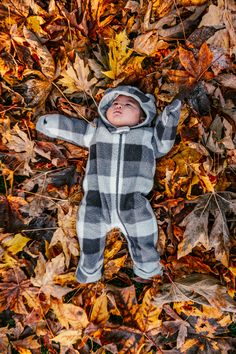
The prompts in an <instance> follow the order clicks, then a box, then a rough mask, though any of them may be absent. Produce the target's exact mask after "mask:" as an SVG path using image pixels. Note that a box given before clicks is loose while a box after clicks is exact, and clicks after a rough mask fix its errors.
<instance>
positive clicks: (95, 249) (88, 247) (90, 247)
mask: <svg viewBox="0 0 236 354" xmlns="http://www.w3.org/2000/svg"><path fill="white" fill-rule="evenodd" d="M106 233H107V228H106V224H105V222H104V221H103V218H102V215H101V214H100V213H99V211H98V208H96V206H91V207H88V206H86V207H85V206H84V205H81V206H80V210H79V219H78V222H77V234H78V238H79V245H80V260H79V264H78V267H77V270H76V278H77V279H78V281H79V282H80V283H91V282H96V281H97V280H99V279H100V278H101V277H102V267H103V256H104V248H105V242H106Z"/></svg>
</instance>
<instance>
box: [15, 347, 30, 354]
mask: <svg viewBox="0 0 236 354" xmlns="http://www.w3.org/2000/svg"><path fill="white" fill-rule="evenodd" d="M17 351H18V352H19V354H32V351H31V350H29V349H25V348H17Z"/></svg>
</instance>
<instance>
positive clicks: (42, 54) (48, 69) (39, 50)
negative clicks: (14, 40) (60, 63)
mask: <svg viewBox="0 0 236 354" xmlns="http://www.w3.org/2000/svg"><path fill="white" fill-rule="evenodd" d="M23 33H24V36H25V39H26V41H27V42H28V43H29V44H30V48H31V50H32V52H33V53H35V54H36V55H37V59H38V61H39V64H40V66H41V70H42V73H43V74H44V75H45V77H46V78H47V79H48V80H49V81H51V80H53V78H54V76H55V63H54V59H53V57H52V55H51V53H50V52H49V50H48V49H47V47H46V46H45V45H42V44H41V42H40V41H39V40H38V38H37V37H36V35H35V34H34V33H33V32H31V31H30V30H28V29H27V28H26V27H24V28H23Z"/></svg>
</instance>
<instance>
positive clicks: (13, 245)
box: [3, 234, 30, 254]
mask: <svg viewBox="0 0 236 354" xmlns="http://www.w3.org/2000/svg"><path fill="white" fill-rule="evenodd" d="M29 240H30V238H28V237H25V236H22V235H21V234H16V235H15V236H14V237H13V238H11V239H10V240H6V241H3V245H4V246H6V247H7V248H8V252H10V253H12V254H17V253H18V252H20V251H22V250H23V248H24V247H25V245H26V244H27V242H28V241H29Z"/></svg>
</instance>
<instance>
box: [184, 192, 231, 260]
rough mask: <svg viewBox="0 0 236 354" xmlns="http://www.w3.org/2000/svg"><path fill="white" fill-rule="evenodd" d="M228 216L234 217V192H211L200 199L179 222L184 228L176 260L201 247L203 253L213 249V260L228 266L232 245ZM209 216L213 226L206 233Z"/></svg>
mask: <svg viewBox="0 0 236 354" xmlns="http://www.w3.org/2000/svg"><path fill="white" fill-rule="evenodd" d="M227 213H234V214H236V200H235V194H234V193H231V192H218V193H215V192H213V193H210V194H205V195H203V196H201V197H200V198H199V203H198V204H197V205H196V207H195V208H194V209H193V211H192V212H191V213H190V214H189V215H188V216H187V217H186V218H185V219H184V220H183V221H182V223H181V226H186V229H185V232H184V234H183V240H182V241H181V243H180V244H179V246H178V258H181V257H183V256H186V255H187V254H188V253H190V252H191V251H192V249H193V248H194V247H195V246H197V245H199V244H202V245H203V246H204V247H205V249H206V250H209V249H211V248H214V251H215V257H216V259H218V260H219V261H221V262H222V263H223V264H224V265H225V266H226V267H227V266H228V263H229V251H230V245H231V237H230V233H229V229H228V225H227V216H226V214H227ZM210 215H212V216H213V217H214V223H213V226H212V228H211V230H208V224H209V217H210Z"/></svg>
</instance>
